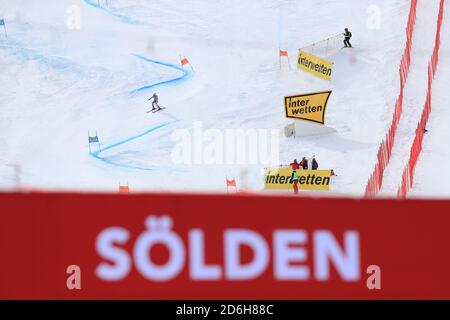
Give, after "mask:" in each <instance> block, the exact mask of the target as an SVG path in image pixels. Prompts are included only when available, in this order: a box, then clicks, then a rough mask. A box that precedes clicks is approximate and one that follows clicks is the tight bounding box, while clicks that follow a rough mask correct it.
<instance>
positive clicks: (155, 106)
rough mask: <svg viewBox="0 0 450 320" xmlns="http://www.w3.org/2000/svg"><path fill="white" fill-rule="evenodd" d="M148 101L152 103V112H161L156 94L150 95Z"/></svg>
mask: <svg viewBox="0 0 450 320" xmlns="http://www.w3.org/2000/svg"><path fill="white" fill-rule="evenodd" d="M148 100H149V101H151V100H153V101H152V110H151V111H159V110H161V107H160V106H159V105H158V95H157V94H156V93H154V94H153V95H152V97H151V98H150V99H148Z"/></svg>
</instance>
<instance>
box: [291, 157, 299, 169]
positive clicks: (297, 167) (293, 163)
mask: <svg viewBox="0 0 450 320" xmlns="http://www.w3.org/2000/svg"><path fill="white" fill-rule="evenodd" d="M289 165H290V166H291V168H292V170H298V169H300V165H299V163H298V162H297V159H294V162H292V163H291V164H289Z"/></svg>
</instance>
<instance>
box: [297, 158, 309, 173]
mask: <svg viewBox="0 0 450 320" xmlns="http://www.w3.org/2000/svg"><path fill="white" fill-rule="evenodd" d="M299 164H300V167H302V168H303V169H304V170H308V160H306V158H305V157H303V158H302V161H300V163H299Z"/></svg>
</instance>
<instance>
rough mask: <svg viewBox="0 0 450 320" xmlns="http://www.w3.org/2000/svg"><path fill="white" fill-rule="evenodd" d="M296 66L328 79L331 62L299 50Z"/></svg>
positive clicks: (331, 69)
mask: <svg viewBox="0 0 450 320" xmlns="http://www.w3.org/2000/svg"><path fill="white" fill-rule="evenodd" d="M298 68H299V69H301V70H303V71H306V72H308V73H310V74H312V75H314V76H316V77H319V78H321V79H324V80H330V79H331V72H332V71H333V63H332V62H330V61H327V60H325V59H322V58H319V57H316V56H315V55H313V54H311V53H308V52H306V51H301V50H300V51H299V53H298Z"/></svg>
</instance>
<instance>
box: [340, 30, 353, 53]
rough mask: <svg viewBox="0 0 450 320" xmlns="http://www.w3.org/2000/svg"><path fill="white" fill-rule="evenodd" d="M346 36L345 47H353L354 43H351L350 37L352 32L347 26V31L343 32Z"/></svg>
mask: <svg viewBox="0 0 450 320" xmlns="http://www.w3.org/2000/svg"><path fill="white" fill-rule="evenodd" d="M342 35H343V36H344V45H345V48H353V47H352V44H351V43H350V38H351V37H352V33H351V32H350V30H348V28H345V32H344V33H343V34H342Z"/></svg>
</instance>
